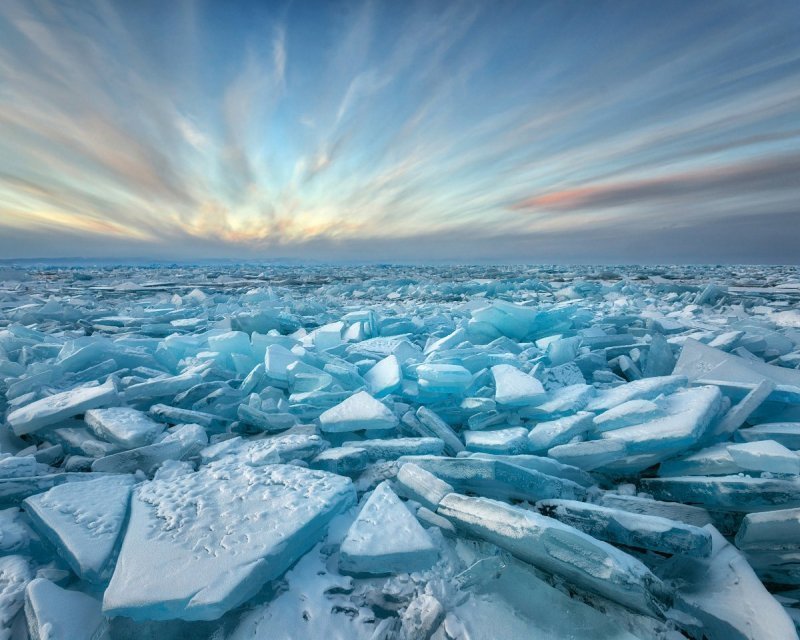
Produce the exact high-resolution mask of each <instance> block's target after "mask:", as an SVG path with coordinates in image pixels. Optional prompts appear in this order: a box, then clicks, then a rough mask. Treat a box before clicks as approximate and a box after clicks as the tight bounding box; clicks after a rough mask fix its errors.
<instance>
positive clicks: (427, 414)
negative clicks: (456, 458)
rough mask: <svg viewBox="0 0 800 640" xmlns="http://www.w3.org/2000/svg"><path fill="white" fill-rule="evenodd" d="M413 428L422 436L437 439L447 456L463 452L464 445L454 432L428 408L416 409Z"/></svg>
mask: <svg viewBox="0 0 800 640" xmlns="http://www.w3.org/2000/svg"><path fill="white" fill-rule="evenodd" d="M413 424H414V428H415V429H416V430H417V432H418V433H419V434H420V435H422V436H427V437H432V438H439V439H441V440H442V441H443V442H444V450H445V453H447V454H448V455H456V454H457V453H459V452H460V451H463V450H464V444H463V443H462V442H461V438H459V437H458V435H457V434H456V432H455V431H453V430H452V429H451V428H450V426H449V425H448V424H447V423H446V422H445V421H444V420H442V419H441V418H440V417H439V416H438V415H437V414H436V413H435V412H433V411H431V410H430V409H428V407H420V408H419V409H417V413H416V420H415V421H414V423H413Z"/></svg>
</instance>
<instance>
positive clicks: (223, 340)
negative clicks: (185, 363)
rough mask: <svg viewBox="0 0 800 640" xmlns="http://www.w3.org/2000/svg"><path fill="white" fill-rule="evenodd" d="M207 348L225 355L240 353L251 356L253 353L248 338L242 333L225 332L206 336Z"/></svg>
mask: <svg viewBox="0 0 800 640" xmlns="http://www.w3.org/2000/svg"><path fill="white" fill-rule="evenodd" d="M208 347H209V349H211V351H217V352H219V353H225V354H233V353H241V354H246V355H251V354H252V353H253V347H252V345H251V344H250V336H249V335H247V334H246V333H245V332H244V331H227V332H225V333H218V334H216V335H210V336H208Z"/></svg>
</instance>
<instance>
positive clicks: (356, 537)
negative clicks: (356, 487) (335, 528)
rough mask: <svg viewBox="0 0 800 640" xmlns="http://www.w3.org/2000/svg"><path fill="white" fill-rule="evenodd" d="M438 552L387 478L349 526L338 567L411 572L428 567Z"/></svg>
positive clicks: (367, 571)
mask: <svg viewBox="0 0 800 640" xmlns="http://www.w3.org/2000/svg"><path fill="white" fill-rule="evenodd" d="M437 555H438V551H437V550H436V547H435V546H434V544H433V541H432V540H431V538H430V536H429V535H428V533H427V532H426V531H425V529H423V528H422V525H420V523H419V522H418V521H417V519H416V518H415V517H414V516H413V515H412V514H411V512H410V511H409V510H408V509H407V508H406V506H405V505H404V504H403V503H402V502H401V501H400V498H398V497H397V495H395V493H394V491H392V490H391V488H390V487H389V484H388V483H387V482H385V481H384V482H382V483H381V484H379V485H378V486H377V487H376V488H375V490H374V491H373V492H372V495H371V496H370V497H369V499H368V500H367V502H366V503H365V504H364V506H363V507H362V509H361V512H360V513H359V514H358V518H356V520H355V522H353V524H352V525H351V526H350V529H349V530H348V532H347V536H346V537H345V539H344V542H342V546H341V549H340V554H339V568H340V569H341V570H342V571H346V572H348V573H354V574H373V575H383V574H388V573H410V572H412V571H421V570H423V569H428V568H429V567H430V566H431V565H433V564H434V563H435V562H436V558H437Z"/></svg>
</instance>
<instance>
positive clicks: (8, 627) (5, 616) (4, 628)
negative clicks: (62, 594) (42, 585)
mask: <svg viewBox="0 0 800 640" xmlns="http://www.w3.org/2000/svg"><path fill="white" fill-rule="evenodd" d="M34 577H35V575H34V567H33V566H32V565H31V562H30V561H29V560H28V558H26V557H25V556H21V555H17V554H14V555H10V556H0V637H2V638H3V640H6V639H9V640H12V638H13V636H12V624H13V622H14V618H15V616H16V615H17V614H18V613H19V611H20V609H22V606H23V604H24V602H25V588H26V587H27V585H28V583H29V582H30V581H31V580H33V578H34Z"/></svg>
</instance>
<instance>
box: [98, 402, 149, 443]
mask: <svg viewBox="0 0 800 640" xmlns="http://www.w3.org/2000/svg"><path fill="white" fill-rule="evenodd" d="M84 420H85V421H86V424H87V425H89V428H90V429H91V430H92V431H94V433H95V434H96V435H97V436H99V437H100V438H104V439H106V440H109V441H111V442H114V443H116V444H119V445H121V446H123V447H126V448H129V449H133V448H134V447H142V446H144V445H146V444H150V443H152V442H153V441H154V440H155V439H156V437H158V436H159V435H160V434H161V432H162V431H164V425H163V424H159V423H158V422H156V421H154V420H152V419H151V418H149V417H148V416H147V414H145V413H144V412H143V411H137V410H136V409H129V408H127V407H112V408H110V409H90V410H89V411H87V412H86V413H85V415H84Z"/></svg>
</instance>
